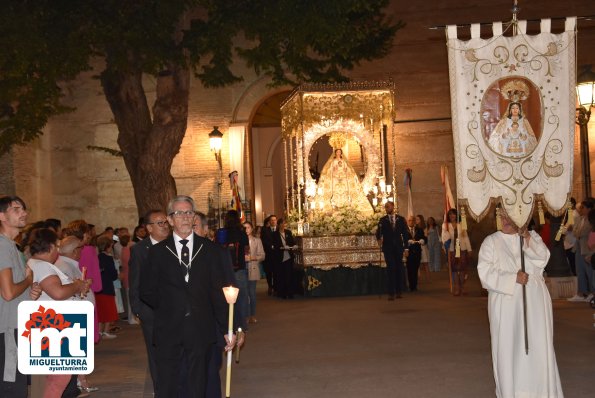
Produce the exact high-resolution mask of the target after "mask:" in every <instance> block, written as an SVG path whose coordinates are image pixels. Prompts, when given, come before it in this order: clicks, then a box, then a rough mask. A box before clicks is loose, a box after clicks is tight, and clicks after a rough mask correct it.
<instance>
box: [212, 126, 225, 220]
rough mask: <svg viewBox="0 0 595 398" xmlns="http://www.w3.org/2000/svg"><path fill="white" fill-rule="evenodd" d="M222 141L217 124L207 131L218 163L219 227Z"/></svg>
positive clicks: (221, 134) (219, 214)
mask: <svg viewBox="0 0 595 398" xmlns="http://www.w3.org/2000/svg"><path fill="white" fill-rule="evenodd" d="M222 141H223V133H222V132H221V131H219V129H218V126H213V131H211V132H210V133H209V145H210V146H211V152H213V153H215V160H216V161H217V164H218V165H219V180H218V181H217V197H218V198H219V199H218V200H219V203H218V205H217V225H218V227H219V228H221V186H222V185H223V165H222V164H221V143H222Z"/></svg>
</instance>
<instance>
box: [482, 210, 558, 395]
mask: <svg viewBox="0 0 595 398" xmlns="http://www.w3.org/2000/svg"><path fill="white" fill-rule="evenodd" d="M519 236H523V237H524V244H523V248H522V251H523V252H524V255H525V272H522V271H521V244H520V238H519ZM549 257H550V252H549V250H548V249H547V247H546V246H545V244H544V243H543V241H542V240H541V237H540V236H539V235H538V234H537V233H535V232H534V231H530V232H529V231H527V230H524V231H522V232H519V231H518V229H517V228H516V226H515V225H514V224H513V223H512V221H511V220H510V219H509V218H508V217H506V216H503V217H502V231H498V232H496V233H493V234H492V235H489V236H488V237H487V238H486V239H485V240H484V241H483V243H482V245H481V249H480V250H479V262H478V265H477V272H478V274H479V279H480V280H481V284H482V286H483V287H484V288H485V289H487V290H488V294H489V296H488V317H489V320H490V335H491V338H492V364H493V368H494V380H495V382H496V396H497V397H499V398H508V397H536V398H537V397H540V398H541V397H544V398H545V397H548V398H561V397H563V393H562V386H561V385H560V376H559V374H558V366H557V364H556V354H555V352H554V341H553V321H552V318H553V317H552V300H551V298H550V295H549V292H548V290H547V287H546V285H545V281H544V279H543V270H544V268H545V266H546V264H547V262H548V259H549ZM523 285H525V286H526V287H525V290H526V297H527V328H528V334H529V335H528V337H529V352H528V354H526V353H525V344H524V341H525V336H524V321H523Z"/></svg>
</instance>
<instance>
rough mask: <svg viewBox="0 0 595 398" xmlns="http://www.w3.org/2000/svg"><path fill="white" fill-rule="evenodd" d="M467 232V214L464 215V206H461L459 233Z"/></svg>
mask: <svg viewBox="0 0 595 398" xmlns="http://www.w3.org/2000/svg"><path fill="white" fill-rule="evenodd" d="M466 230H467V213H465V206H461V231H466Z"/></svg>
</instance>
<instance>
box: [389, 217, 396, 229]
mask: <svg viewBox="0 0 595 398" xmlns="http://www.w3.org/2000/svg"><path fill="white" fill-rule="evenodd" d="M395 224H396V223H395V215H394V214H391V215H390V225H391V227H393V229H395Z"/></svg>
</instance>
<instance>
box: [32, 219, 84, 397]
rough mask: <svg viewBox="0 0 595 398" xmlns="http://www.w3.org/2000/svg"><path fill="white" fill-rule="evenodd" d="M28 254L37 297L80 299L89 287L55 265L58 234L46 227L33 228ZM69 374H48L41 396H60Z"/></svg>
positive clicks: (45, 298)
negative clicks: (39, 288) (38, 290)
mask: <svg viewBox="0 0 595 398" xmlns="http://www.w3.org/2000/svg"><path fill="white" fill-rule="evenodd" d="M28 247H29V252H30V254H31V258H30V259H29V261H27V266H28V267H29V268H31V270H32V271H33V282H37V283H39V286H40V287H41V290H42V293H41V296H40V297H39V300H49V301H54V300H80V299H81V296H83V295H85V294H86V293H87V292H88V291H89V286H90V284H91V283H90V281H84V280H81V279H74V280H73V279H72V278H71V277H69V276H68V275H66V274H65V273H64V272H62V271H61V270H60V269H59V268H58V267H56V266H55V265H54V263H55V262H56V260H57V259H58V236H57V235H56V233H55V232H54V231H53V230H52V229H49V228H40V229H36V230H34V231H33V232H32V235H31V237H30V239H29V246H28ZM70 378H71V375H48V376H46V384H45V388H44V391H43V398H60V397H61V396H62V393H63V392H64V389H65V388H66V385H67V384H68V382H69V381H70Z"/></svg>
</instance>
